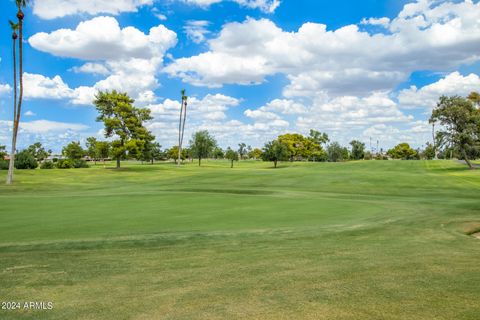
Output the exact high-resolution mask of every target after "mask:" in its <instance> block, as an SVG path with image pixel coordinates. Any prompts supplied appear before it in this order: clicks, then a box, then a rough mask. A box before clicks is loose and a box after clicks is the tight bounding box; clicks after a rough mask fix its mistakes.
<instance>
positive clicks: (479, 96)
mask: <svg viewBox="0 0 480 320" xmlns="http://www.w3.org/2000/svg"><path fill="white" fill-rule="evenodd" d="M467 99H468V100H470V101H472V102H473V103H474V104H475V105H476V106H477V107H478V106H480V93H478V92H475V91H474V92H472V93H470V94H469V95H468V97H467Z"/></svg>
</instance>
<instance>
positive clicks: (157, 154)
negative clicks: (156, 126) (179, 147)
mask: <svg viewBox="0 0 480 320" xmlns="http://www.w3.org/2000/svg"><path fill="white" fill-rule="evenodd" d="M161 148H162V146H161V145H160V144H159V143H158V142H151V141H148V142H147V143H146V144H145V147H144V148H143V152H142V155H141V158H140V159H141V160H142V161H149V162H150V163H151V164H153V162H154V161H155V160H160V159H161V157H162V150H161Z"/></svg>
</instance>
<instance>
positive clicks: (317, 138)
mask: <svg viewBox="0 0 480 320" xmlns="http://www.w3.org/2000/svg"><path fill="white" fill-rule="evenodd" d="M308 139H310V140H311V141H312V142H313V143H316V144H319V145H322V144H326V143H328V142H329V141H330V139H329V138H328V134H326V133H322V132H319V131H317V130H310V135H309V137H308Z"/></svg>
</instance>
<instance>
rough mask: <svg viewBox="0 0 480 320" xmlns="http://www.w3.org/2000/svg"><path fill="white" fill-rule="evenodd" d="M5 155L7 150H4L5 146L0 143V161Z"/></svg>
mask: <svg viewBox="0 0 480 320" xmlns="http://www.w3.org/2000/svg"><path fill="white" fill-rule="evenodd" d="M6 155H7V152H6V151H5V146H1V145H0V161H2V160H3V158H5V156H6Z"/></svg>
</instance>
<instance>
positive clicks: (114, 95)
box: [94, 90, 154, 168]
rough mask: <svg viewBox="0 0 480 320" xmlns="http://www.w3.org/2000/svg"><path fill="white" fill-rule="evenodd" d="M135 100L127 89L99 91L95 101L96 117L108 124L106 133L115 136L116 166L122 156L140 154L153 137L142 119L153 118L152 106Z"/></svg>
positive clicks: (114, 155) (138, 155)
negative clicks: (147, 107)
mask: <svg viewBox="0 0 480 320" xmlns="http://www.w3.org/2000/svg"><path fill="white" fill-rule="evenodd" d="M133 103H134V100H133V99H131V98H130V97H129V96H128V95H127V94H126V93H119V92H117V91H115V90H114V91H112V92H108V91H105V92H103V91H100V92H98V93H97V95H96V96H95V101H94V104H95V106H96V108H97V110H98V112H99V114H100V115H99V116H98V117H97V121H102V122H103V123H104V125H105V136H106V137H116V138H117V139H116V140H114V141H112V143H111V148H112V151H111V153H112V156H113V158H114V159H116V160H117V168H120V161H121V160H123V159H127V158H128V157H130V158H132V157H133V158H140V157H141V154H142V151H143V148H144V147H145V144H146V143H147V142H149V141H153V140H154V137H153V136H152V134H151V133H150V132H149V131H148V130H147V129H146V128H145V126H144V125H143V123H144V122H145V121H148V120H151V119H152V117H151V116H150V110H149V109H140V108H135V107H134V106H133Z"/></svg>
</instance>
